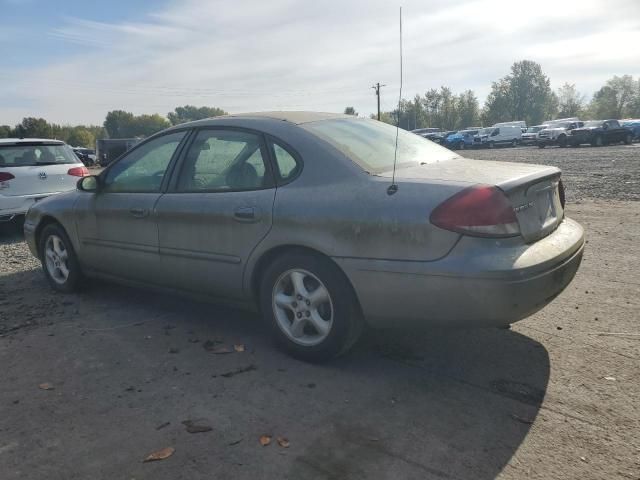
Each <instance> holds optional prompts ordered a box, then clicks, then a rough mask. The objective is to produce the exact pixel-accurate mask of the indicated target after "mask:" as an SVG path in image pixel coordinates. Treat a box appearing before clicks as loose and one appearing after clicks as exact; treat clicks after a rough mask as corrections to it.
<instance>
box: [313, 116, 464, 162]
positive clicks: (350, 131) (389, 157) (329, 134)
mask: <svg viewBox="0 0 640 480" xmlns="http://www.w3.org/2000/svg"><path fill="white" fill-rule="evenodd" d="M301 127H302V128H304V129H305V130H307V131H309V132H311V133H312V134H314V135H316V136H318V137H320V138H321V139H323V140H324V141H326V142H328V143H329V144H331V145H332V146H334V147H335V148H337V149H338V150H339V151H340V152H342V153H343V154H345V155H346V156H347V157H349V158H350V159H351V160H352V161H353V162H355V163H356V164H358V165H359V166H360V167H362V168H363V169H364V170H366V171H367V172H369V173H380V172H386V171H389V170H392V169H393V159H394V152H395V145H396V127H394V126H392V125H388V124H386V123H382V122H378V121H375V120H367V119H334V120H322V121H319V122H310V123H305V124H302V125H301ZM453 158H458V155H456V154H455V153H453V152H451V151H450V150H448V149H446V148H444V147H441V146H439V145H437V144H435V143H433V142H432V141H431V140H427V139H425V138H422V137H420V136H418V135H415V134H413V133H411V132H407V131H406V130H403V129H399V130H398V160H397V166H405V167H406V166H412V165H420V164H425V163H435V162H441V161H444V160H451V159H453Z"/></svg>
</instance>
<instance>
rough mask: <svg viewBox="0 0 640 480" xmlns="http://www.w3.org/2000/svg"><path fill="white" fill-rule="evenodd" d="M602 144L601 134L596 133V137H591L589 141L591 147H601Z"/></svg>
mask: <svg viewBox="0 0 640 480" xmlns="http://www.w3.org/2000/svg"><path fill="white" fill-rule="evenodd" d="M602 145H604V142H603V141H602V136H601V135H598V136H597V137H596V138H594V139H593V142H591V146H593V147H601V146H602Z"/></svg>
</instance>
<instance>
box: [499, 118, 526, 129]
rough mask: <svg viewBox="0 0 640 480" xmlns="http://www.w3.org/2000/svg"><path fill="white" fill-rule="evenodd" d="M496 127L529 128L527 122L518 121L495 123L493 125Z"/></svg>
mask: <svg viewBox="0 0 640 480" xmlns="http://www.w3.org/2000/svg"><path fill="white" fill-rule="evenodd" d="M493 126H494V127H514V126H515V127H520V128H527V122H525V121H524V120H516V121H513V122H500V123H494V124H493Z"/></svg>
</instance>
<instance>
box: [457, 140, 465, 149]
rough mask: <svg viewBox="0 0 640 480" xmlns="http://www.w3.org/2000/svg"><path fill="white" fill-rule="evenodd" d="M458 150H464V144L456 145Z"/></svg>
mask: <svg viewBox="0 0 640 480" xmlns="http://www.w3.org/2000/svg"><path fill="white" fill-rule="evenodd" d="M458 150H464V142H460V143H459V144H458Z"/></svg>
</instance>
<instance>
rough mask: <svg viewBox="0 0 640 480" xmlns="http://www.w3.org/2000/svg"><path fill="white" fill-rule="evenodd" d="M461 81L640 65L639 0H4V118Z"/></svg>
mask: <svg viewBox="0 0 640 480" xmlns="http://www.w3.org/2000/svg"><path fill="white" fill-rule="evenodd" d="M400 5H402V8H403V31H404V34H403V50H404V55H403V59H404V60H403V65H404V77H403V78H404V82H403V83H404V85H403V97H404V98H412V97H413V96H414V95H415V94H424V92H425V91H427V90H428V89H430V88H438V87H440V86H441V85H446V86H449V87H451V88H452V89H453V91H454V92H456V93H457V92H462V91H463V90H466V89H472V90H474V91H475V93H476V95H477V96H478V98H479V99H480V101H481V102H483V101H484V99H485V97H486V95H487V94H488V92H489V91H490V88H491V82H492V81H495V80H497V79H499V78H500V77H503V76H505V75H506V74H508V73H509V68H510V66H511V64H512V63H513V62H514V61H518V60H523V59H529V60H534V61H536V62H539V63H540V64H541V65H542V68H543V70H544V72H545V73H546V74H547V75H548V76H549V77H550V79H551V83H552V87H553V88H554V89H556V88H558V87H560V86H561V85H562V84H563V83H565V82H569V83H574V84H575V85H576V87H577V89H578V90H579V91H580V92H581V93H583V94H584V95H585V96H586V98H587V99H588V98H590V96H591V94H592V93H593V92H594V91H596V90H597V89H598V88H600V86H602V85H603V84H604V82H605V81H606V80H607V79H608V78H611V77H612V76H613V75H623V74H630V75H633V76H634V77H636V78H638V77H639V76H640V0H531V1H527V0H519V1H518V0H469V1H466V0H465V1H463V0H404V1H402V2H401V3H400V2H397V1H395V0H367V1H355V0H323V1H317V0H315V1H312V0H306V1H302V0H298V1H293V0H269V1H264V0H154V1H151V0H146V1H143V0H111V1H109V2H94V1H87V0H56V1H52V0H0V58H1V59H2V60H1V62H0V125H1V124H9V125H14V124H16V123H18V122H20V120H21V119H22V118H23V117H25V116H35V117H44V118H46V119H47V120H49V121H50V122H54V123H60V124H79V123H89V124H102V122H103V120H104V117H105V115H106V113H107V112H108V111H110V110H116V109H122V110H127V111H130V112H133V113H135V114H142V113H160V114H162V115H166V114H167V112H170V111H172V110H173V109H174V108H175V107H177V106H181V105H185V104H191V105H196V106H203V105H206V106H211V107H220V108H223V109H225V110H227V111H229V112H231V113H240V112H249V111H264V110H316V111H329V112H338V111H340V112H341V111H343V110H344V108H345V107H346V106H353V107H355V109H356V110H357V111H358V112H359V113H360V114H361V115H369V114H370V113H373V112H375V110H376V98H375V93H374V90H373V89H372V88H371V86H372V85H373V84H374V83H376V82H380V83H381V84H386V87H383V88H382V89H381V103H382V109H383V110H391V109H393V108H394V105H397V102H398V93H399V92H398V89H399V86H400V81H399V79H400V73H399V31H398V30H399V25H398V17H399V7H400Z"/></svg>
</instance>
